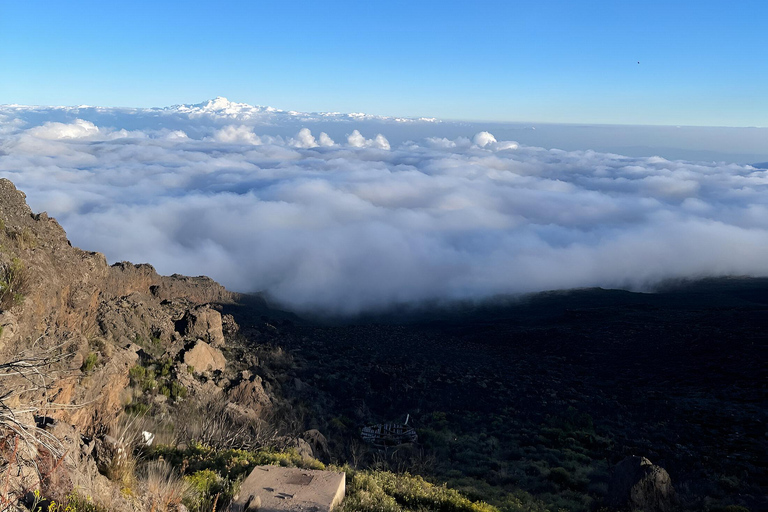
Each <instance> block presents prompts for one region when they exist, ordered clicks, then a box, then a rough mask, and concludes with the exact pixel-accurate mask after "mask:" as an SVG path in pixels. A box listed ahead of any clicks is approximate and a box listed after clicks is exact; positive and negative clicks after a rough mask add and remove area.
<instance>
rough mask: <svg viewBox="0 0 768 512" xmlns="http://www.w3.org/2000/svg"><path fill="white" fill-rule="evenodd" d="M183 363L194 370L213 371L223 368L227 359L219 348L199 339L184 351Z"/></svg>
mask: <svg viewBox="0 0 768 512" xmlns="http://www.w3.org/2000/svg"><path fill="white" fill-rule="evenodd" d="M184 364H186V365H187V366H190V367H192V368H193V369H194V371H195V372H206V371H212V372H215V371H221V370H223V369H224V367H225V366H226V364H227V359H226V358H225V357H224V354H222V353H221V350H219V349H217V348H213V347H212V346H210V345H209V344H207V343H206V342H204V341H202V340H199V341H197V343H195V345H194V346H193V347H192V348H191V349H189V350H187V351H186V352H184Z"/></svg>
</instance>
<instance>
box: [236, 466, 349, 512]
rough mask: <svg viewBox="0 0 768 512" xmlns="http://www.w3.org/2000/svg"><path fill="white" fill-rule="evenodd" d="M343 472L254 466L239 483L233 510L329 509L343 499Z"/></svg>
mask: <svg viewBox="0 0 768 512" xmlns="http://www.w3.org/2000/svg"><path fill="white" fill-rule="evenodd" d="M345 491H346V475H345V474H344V473H336V472H333V471H316V470H308V469H298V468H284V467H280V466H256V467H255V468H254V469H253V471H252V472H251V474H250V475H249V476H248V478H246V479H245V481H244V482H243V484H242V485H241V486H240V492H239V494H238V495H237V496H236V497H235V500H234V501H233V502H232V506H231V508H230V510H231V511H232V512H246V511H248V510H256V509H258V510H260V511H263V512H286V511H289V510H290V511H306V512H310V511H311V512H330V511H331V510H332V509H333V508H334V507H335V506H336V505H338V504H339V503H341V500H343V499H344V493H345Z"/></svg>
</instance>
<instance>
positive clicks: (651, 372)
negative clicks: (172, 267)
mask: <svg viewBox="0 0 768 512" xmlns="http://www.w3.org/2000/svg"><path fill="white" fill-rule="evenodd" d="M225 309H227V312H231V313H232V314H234V315H235V317H236V319H237V321H238V323H240V325H241V326H242V327H243V333H244V334H245V335H246V337H247V338H249V339H250V340H251V341H252V342H253V343H254V344H261V345H263V344H267V345H269V346H273V347H279V348H281V349H282V350H284V351H285V353H286V358H287V360H288V363H286V362H285V361H283V362H282V363H281V365H279V366H278V365H275V368H274V370H265V372H264V378H265V381H266V382H271V383H272V385H273V386H274V388H275V389H279V390H280V392H281V393H282V394H283V395H285V396H286V397H287V398H288V399H290V400H291V403H293V404H294V409H295V411H297V414H298V417H299V418H300V423H301V425H300V427H301V428H317V429H319V430H320V431H321V432H323V433H324V434H325V435H326V436H327V437H328V439H329V441H330V444H331V452H332V453H331V459H333V460H334V461H336V462H338V463H349V464H353V465H357V466H359V467H380V468H388V469H392V470H396V471H409V472H411V473H415V474H421V475H423V476H424V477H425V478H427V479H429V480H432V481H434V482H439V483H448V485H449V486H452V487H456V488H458V489H460V490H461V491H463V492H464V493H466V494H467V495H468V496H470V497H473V498H480V499H484V500H486V501H488V502H490V503H492V504H494V505H497V506H499V507H500V508H501V509H502V510H504V509H505V508H506V509H510V510H511V509H515V507H518V509H519V507H520V506H521V505H522V506H523V507H528V509H530V510H557V509H558V508H562V509H565V510H598V509H599V508H600V507H601V506H602V503H603V500H604V498H605V496H606V493H607V488H608V481H609V478H610V474H611V469H612V468H613V466H614V465H615V464H616V463H617V462H619V461H620V460H622V459H623V458H625V457H626V456H628V455H641V456H644V457H647V458H648V459H650V460H651V461H652V462H653V463H654V464H657V465H660V466H662V467H663V468H665V469H666V470H667V471H668V472H669V474H670V476H671V478H672V482H673V485H674V487H675V490H676V492H677V497H678V504H679V507H680V508H681V509H683V510H744V509H741V508H739V507H746V508H747V509H748V510H753V511H755V510H768V498H767V496H768V431H767V430H766V421H767V420H768V403H767V402H766V397H768V364H766V363H767V362H768V357H767V356H768V279H747V278H723V279H709V280H702V281H695V282H687V283H675V284H669V285H667V286H665V287H663V288H661V289H660V290H658V291H657V292H656V293H632V292H627V291H616V290H603V289H584V290H574V291H566V292H548V293H542V294H536V295H531V296H527V297H524V298H521V299H510V298H500V299H497V300H494V301H488V302H485V303H482V304H458V305H453V306H450V307H447V306H432V307H426V306H425V307H422V308H418V309H414V308H402V309H400V310H396V311H390V312H387V313H382V314H378V315H368V316H360V317H356V318H352V319H350V318H346V319H338V318H336V319H328V318H302V317H299V316H296V315H293V314H290V313H285V312H282V311H279V310H278V309H275V308H270V307H268V306H267V305H266V302H265V301H264V300H263V299H261V298H258V297H255V296H253V297H244V298H243V300H242V302H241V305H239V306H229V307H226V308H225ZM264 366H265V368H268V367H269V362H268V361H265V363H264ZM407 416H409V425H412V426H413V427H414V428H415V429H416V430H417V433H418V434H419V441H418V443H416V444H415V445H405V446H401V447H394V448H389V449H387V450H380V449H376V448H374V447H371V446H368V445H366V444H364V443H363V442H362V440H361V439H360V429H361V428H362V427H363V426H366V425H370V424H375V423H381V422H392V421H396V422H403V421H405V419H406V417H407ZM729 507H730V508H729Z"/></svg>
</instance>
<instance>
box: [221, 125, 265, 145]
mask: <svg viewBox="0 0 768 512" xmlns="http://www.w3.org/2000/svg"><path fill="white" fill-rule="evenodd" d="M213 140H215V141H217V142H226V143H229V144H253V145H255V146H258V145H260V144H261V138H260V137H259V136H258V135H256V134H255V133H253V131H252V130H251V129H250V128H249V127H247V126H244V125H233V124H230V125H227V126H225V127H223V128H221V129H219V130H216V131H215V132H214V134H213Z"/></svg>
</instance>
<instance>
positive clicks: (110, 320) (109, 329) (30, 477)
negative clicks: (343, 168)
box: [0, 179, 298, 509]
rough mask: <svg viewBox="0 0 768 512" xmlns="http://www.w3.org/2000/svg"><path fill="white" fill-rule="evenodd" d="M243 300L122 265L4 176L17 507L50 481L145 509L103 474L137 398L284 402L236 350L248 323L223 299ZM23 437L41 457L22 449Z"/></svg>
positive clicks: (248, 410)
mask: <svg viewBox="0 0 768 512" xmlns="http://www.w3.org/2000/svg"><path fill="white" fill-rule="evenodd" d="M235 298H236V296H235V295H234V294H232V293H231V292H229V291H227V290H226V289H224V287H222V286H221V285H219V284H217V283H215V282H214V281H213V280H211V279H209V278H207V277H186V276H180V275H173V276H161V275H159V274H158V273H157V272H156V271H155V269H154V268H153V267H152V266H150V265H147V264H141V265H134V264H132V263H128V262H121V263H116V264H114V265H109V264H108V263H107V260H106V258H105V256H104V255H103V254H101V253H98V252H89V251H84V250H81V249H78V248H76V247H73V246H72V245H71V244H70V242H69V241H68V240H67V237H66V233H65V232H64V230H63V229H62V227H61V226H60V225H59V223H58V222H57V221H56V220H55V219H54V218H51V217H49V216H48V215H47V214H46V213H40V214H35V213H33V212H32V211H31V210H30V208H29V206H28V205H27V204H26V198H25V195H24V193H23V192H21V191H19V190H17V189H16V188H15V186H14V185H13V183H11V182H10V181H9V180H7V179H0V361H3V362H5V363H3V364H2V377H3V378H2V379H0V397H1V398H0V406H1V408H2V413H1V414H0V427H1V428H0V430H2V432H0V463H2V466H3V467H4V468H5V467H8V466H9V465H10V466H12V467H13V468H12V469H16V468H15V466H18V468H17V470H15V471H14V473H15V474H16V475H17V476H15V477H13V478H11V477H7V478H6V481H5V482H4V485H5V486H6V488H7V489H8V490H7V491H4V493H3V496H2V497H0V500H2V501H3V505H7V504H10V503H11V501H12V500H13V499H16V498H18V497H20V496H23V495H24V494H25V493H26V492H27V491H28V490H30V489H35V488H37V487H38V486H40V487H41V488H43V489H44V490H45V491H46V492H48V493H49V494H50V493H52V494H54V495H55V494H56V493H57V492H59V493H60V492H69V490H71V488H72V486H79V488H81V489H89V490H90V492H93V493H96V494H99V493H100V494H101V495H104V493H107V494H109V493H112V494H114V496H113V497H112V498H114V500H115V501H114V503H113V506H115V507H116V508H117V509H121V508H122V509H136V508H137V507H138V508H139V509H140V508H141V502H140V500H139V501H136V500H135V499H134V500H133V502H132V503H133V504H131V500H126V499H124V498H125V497H120V496H119V493H117V490H116V489H118V488H117V487H115V486H114V485H112V486H110V482H109V481H108V480H107V479H106V478H105V477H104V476H103V475H102V473H104V471H103V469H104V468H103V467H102V468H101V470H102V471H98V470H97V469H99V465H98V464H97V462H98V459H99V457H98V454H100V453H101V454H102V459H103V458H104V457H103V454H104V453H105V448H104V446H111V445H113V444H114V443H115V442H117V441H115V440H114V439H112V438H111V437H110V436H107V435H106V433H107V432H109V431H110V428H112V429H113V430H114V422H115V420H116V418H117V417H118V416H119V415H120V414H121V412H122V411H123V410H124V408H126V407H127V406H129V407H130V406H131V405H135V406H136V407H152V408H154V411H155V412H157V411H160V412H159V415H160V416H162V411H163V410H164V408H167V407H168V405H170V404H175V405H178V404H179V403H181V402H183V401H184V400H183V399H184V398H185V397H188V396H189V397H195V400H194V402H196V403H199V404H200V405H201V407H202V406H205V404H207V403H211V402H215V401H216V400H224V401H228V402H229V403H228V404H227V405H228V407H227V412H228V414H235V415H236V414H240V415H242V416H247V415H250V416H254V415H256V416H258V415H259V414H261V413H265V414H266V411H267V410H268V409H269V408H270V407H271V406H272V405H273V402H274V401H275V399H274V398H273V396H272V395H270V394H268V393H267V392H266V391H265V390H264V387H263V386H262V381H261V379H260V377H258V376H257V375H255V374H254V372H251V371H249V370H248V367H249V365H251V363H253V362H254V361H252V360H251V359H248V358H247V357H239V358H237V359H238V364H236V365H232V364H229V363H228V361H227V357H226V356H225V354H229V355H230V359H232V356H231V353H232V351H233V350H235V348H233V347H234V346H235V345H237V340H238V333H237V331H238V326H237V324H236V323H235V322H234V319H232V317H231V316H228V315H225V317H224V318H222V314H221V313H220V312H219V311H218V310H217V309H216V308H217V307H220V306H219V305H220V304H223V303H231V302H233V300H234V299H235ZM161 367H162V369H160V368H161ZM155 368H157V370H156V369H155ZM155 371H157V377H154V373H155ZM239 403H241V404H242V405H239ZM153 415H158V414H155V413H153ZM17 439H18V440H21V441H24V442H25V443H26V445H28V448H29V450H31V451H30V452H29V454H28V456H25V457H19V456H14V454H16V453H17V452H18V446H17V445H16V444H14V443H18V440H17ZM40 439H44V440H47V442H43V443H38V442H37V441H36V440H40ZM118 441H119V440H118ZM296 442H298V441H296ZM94 443H95V444H94ZM112 448H113V449H114V450H117V449H118V448H116V447H115V446H112ZM120 449H122V448H120ZM107 451H108V452H109V450H107ZM45 460H47V461H48V462H47V463H48V465H49V466H50V465H51V464H54V465H55V466H56V470H55V473H56V475H57V477H56V482H53V481H52V480H51V478H50V477H51V475H50V473H51V472H52V471H53V467H49V468H48V472H46V470H45V469H41V468H43V467H44V466H45V464H44V462H45ZM4 472H5V473H6V474H8V475H10V474H11V471H7V472H6V471H5V470H4ZM62 481H64V484H62ZM116 493H117V494H116ZM112 498H110V499H112Z"/></svg>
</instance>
